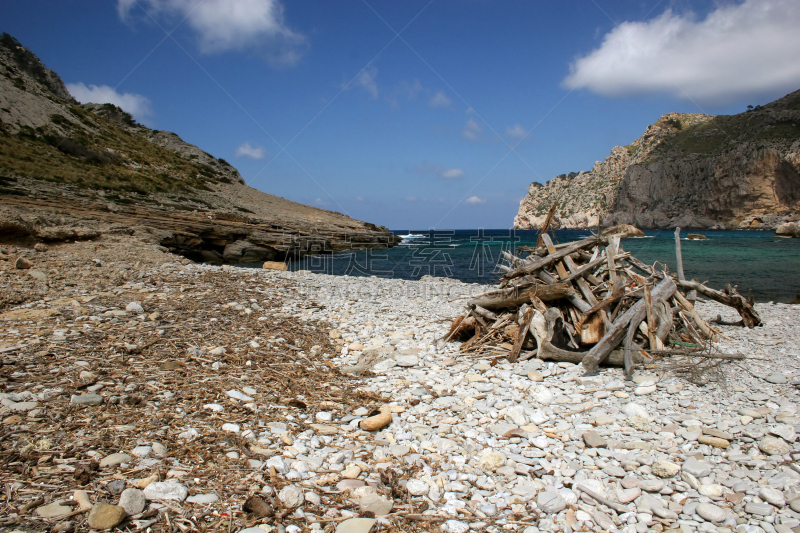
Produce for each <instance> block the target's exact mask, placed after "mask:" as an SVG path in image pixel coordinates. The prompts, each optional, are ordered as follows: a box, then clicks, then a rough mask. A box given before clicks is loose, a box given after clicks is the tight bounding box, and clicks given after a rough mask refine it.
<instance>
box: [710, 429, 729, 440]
mask: <svg viewBox="0 0 800 533" xmlns="http://www.w3.org/2000/svg"><path fill="white" fill-rule="evenodd" d="M703 435H710V436H712V437H717V438H720V439H725V440H727V441H731V440H733V435H732V434H730V433H728V432H726V431H720V430H718V429H715V428H703Z"/></svg>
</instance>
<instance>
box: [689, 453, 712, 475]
mask: <svg viewBox="0 0 800 533" xmlns="http://www.w3.org/2000/svg"><path fill="white" fill-rule="evenodd" d="M682 470H683V472H686V473H688V474H691V475H693V476H695V477H706V476H708V475H709V474H711V472H712V470H713V466H712V465H711V463H709V462H706V461H698V460H697V459H696V458H694V457H690V458H689V459H687V460H686V461H684V463H683V468H682Z"/></svg>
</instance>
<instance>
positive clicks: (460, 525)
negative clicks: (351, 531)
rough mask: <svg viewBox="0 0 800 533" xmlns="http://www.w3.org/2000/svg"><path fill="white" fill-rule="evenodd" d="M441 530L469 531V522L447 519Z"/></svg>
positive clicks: (450, 531)
mask: <svg viewBox="0 0 800 533" xmlns="http://www.w3.org/2000/svg"><path fill="white" fill-rule="evenodd" d="M441 530H442V532H443V533H467V531H469V524H468V523H466V522H462V521H460V520H447V521H446V522H445V523H444V524H442V527H441ZM336 533H339V532H338V531H337V532H336Z"/></svg>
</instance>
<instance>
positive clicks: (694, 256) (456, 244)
mask: <svg viewBox="0 0 800 533" xmlns="http://www.w3.org/2000/svg"><path fill="white" fill-rule="evenodd" d="M393 231H394V232H395V233H396V234H397V235H400V236H401V237H404V238H403V242H402V243H401V244H400V245H399V246H396V247H394V248H391V249H388V250H387V249H383V250H359V251H353V252H342V253H338V254H335V255H329V256H316V257H303V258H300V259H299V260H290V263H289V266H290V269H291V270H301V269H303V270H311V271H315V272H321V273H328V274H348V275H353V276H359V275H361V276H382V277H394V278H403V279H419V278H420V277H422V276H424V275H433V276H447V277H453V278H456V279H459V280H461V281H465V282H471V283H486V284H494V283H496V282H497V280H498V278H499V276H500V273H499V272H498V271H497V269H496V265H497V263H498V261H499V259H500V252H501V250H515V249H516V248H517V247H518V246H523V245H529V246H530V245H534V244H535V242H536V237H537V235H538V232H537V231H509V230H482V229H478V230H450V231H441V230H436V231H432V230H393ZM687 233H689V232H682V233H681V235H682V237H683V238H682V239H681V248H682V250H683V263H684V271H685V273H686V277H687V278H688V279H692V278H697V279H699V280H700V281H708V282H709V286H711V287H713V288H718V289H721V288H722V287H724V286H725V284H727V283H733V284H734V285H738V286H739V291H740V292H741V293H742V294H744V295H747V294H748V293H749V292H751V291H752V294H753V296H754V297H755V299H756V301H760V302H766V301H775V302H793V301H795V300H796V299H797V298H798V297H800V239H784V238H778V237H775V235H774V233H773V232H768V231H702V232H700V233H702V234H703V235H705V236H706V237H708V238H707V239H706V240H702V241H695V240H692V241H690V240H687V239H686V234H687ZM589 235H590V233H589V232H588V231H585V230H562V231H557V232H556V233H555V237H556V240H557V241H558V242H569V241H573V240H578V239H582V238H584V237H588V236H589ZM622 246H623V248H624V249H625V250H627V251H630V252H632V253H633V255H634V256H636V257H637V258H638V259H640V260H641V261H644V262H645V263H649V264H653V263H654V262H656V261H660V262H662V263H666V264H667V265H668V267H669V269H670V271H674V270H675V239H674V232H673V231H648V232H647V237H643V238H638V239H623V241H622Z"/></svg>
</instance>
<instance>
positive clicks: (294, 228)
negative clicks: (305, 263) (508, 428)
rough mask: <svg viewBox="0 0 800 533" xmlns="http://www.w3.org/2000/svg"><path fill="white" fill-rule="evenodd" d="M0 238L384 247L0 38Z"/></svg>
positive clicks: (202, 256) (249, 256)
mask: <svg viewBox="0 0 800 533" xmlns="http://www.w3.org/2000/svg"><path fill="white" fill-rule="evenodd" d="M0 198H2V202H0V203H2V205H1V206H0V237H2V238H3V240H6V241H7V240H8V239H34V240H45V241H56V240H66V239H81V238H96V237H98V236H101V235H102V234H104V233H127V234H133V235H136V236H140V237H141V238H142V239H145V240H148V241H150V242H155V243H158V244H160V245H162V246H165V247H167V248H169V249H170V250H172V251H174V252H178V253H181V254H183V255H186V256H187V257H190V258H192V259H197V260H212V261H227V262H243V261H262V260H284V259H286V258H287V257H289V256H295V257H296V256H301V255H304V254H308V253H319V252H323V253H327V252H337V251H342V250H347V249H363V248H369V247H375V246H394V245H395V244H396V243H397V242H399V238H398V237H397V236H395V235H394V234H392V233H391V232H389V231H388V230H387V229H386V228H384V227H381V226H376V225H374V224H370V223H367V222H361V221H358V220H354V219H352V218H350V217H348V216H346V215H343V214H341V213H335V212H331V211H326V210H323V209H318V208H315V207H311V206H307V205H302V204H298V203H296V202H292V201H289V200H286V199H284V198H279V197H277V196H273V195H270V194H266V193H263V192H261V191H258V190H256V189H253V188H251V187H248V186H247V185H246V184H245V183H244V180H242V177H241V176H240V175H239V172H238V171H237V170H236V169H235V168H233V167H232V166H231V165H230V164H229V163H228V162H226V161H225V160H223V159H217V158H215V157H213V156H212V155H211V154H208V153H206V152H204V151H203V150H201V149H200V148H198V147H196V146H193V145H191V144H188V143H186V142H184V141H183V140H182V139H181V138H180V137H179V136H178V135H176V134H174V133H170V132H164V131H156V130H151V129H149V128H146V127H144V126H142V125H140V124H137V123H136V122H135V121H134V120H133V118H132V117H131V115H130V114H128V113H126V112H125V111H123V110H122V109H119V108H118V107H115V106H113V105H111V104H85V105H79V104H78V103H77V102H76V101H75V100H74V99H73V98H72V96H70V94H69V92H68V91H67V89H66V87H65V86H64V83H63V82H62V81H61V78H59V77H58V75H57V74H55V73H54V72H53V71H51V70H48V69H46V68H45V67H44V66H43V65H42V63H41V62H40V61H39V59H38V58H37V57H36V56H35V55H34V54H33V53H32V52H30V51H29V50H27V49H25V48H24V47H23V46H22V45H20V44H19V43H18V42H17V41H16V40H15V39H14V38H13V37H11V36H9V35H7V34H3V35H2V36H0Z"/></svg>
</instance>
